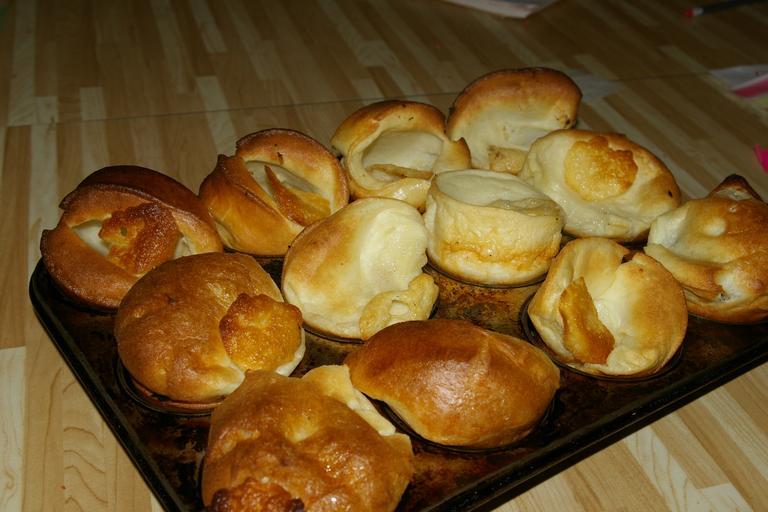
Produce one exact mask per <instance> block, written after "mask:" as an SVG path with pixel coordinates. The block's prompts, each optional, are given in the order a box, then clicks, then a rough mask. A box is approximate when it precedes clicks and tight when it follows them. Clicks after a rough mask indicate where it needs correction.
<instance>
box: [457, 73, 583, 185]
mask: <svg viewBox="0 0 768 512" xmlns="http://www.w3.org/2000/svg"><path fill="white" fill-rule="evenodd" d="M580 101H581V91H580V90H579V87H578V86H577V85H576V84H575V83H574V82H573V80H571V79H570V78H569V77H568V76H567V75H566V74H564V73H561V72H560V71H556V70H554V69H547V68H521V69H503V70H500V71H494V72H492V73H488V74H487V75H484V76H481V77H480V78H478V79H476V80H475V81H473V82H472V83H470V84H469V85H467V87H465V88H464V90H463V91H462V92H461V93H460V94H459V95H458V96H457V97H456V99H455V101H454V102H453V105H452V106H451V109H450V112H449V114H448V120H447V133H448V136H449V137H450V138H451V139H453V140H459V139H461V138H463V139H464V140H466V142H467V145H468V146H469V151H470V154H471V155H472V167H474V168H477V169H490V170H493V171H502V172H511V173H513V174H517V173H518V172H519V171H520V168H521V167H522V165H523V161H524V160H525V156H526V154H527V153H528V149H529V148H530V147H531V144H533V142H534V141H535V140H536V139H538V138H539V137H542V136H544V135H546V134H547V133H549V132H551V131H553V130H558V129H563V128H570V127H572V126H573V125H574V124H575V123H576V116H577V114H578V109H579V103H580Z"/></svg>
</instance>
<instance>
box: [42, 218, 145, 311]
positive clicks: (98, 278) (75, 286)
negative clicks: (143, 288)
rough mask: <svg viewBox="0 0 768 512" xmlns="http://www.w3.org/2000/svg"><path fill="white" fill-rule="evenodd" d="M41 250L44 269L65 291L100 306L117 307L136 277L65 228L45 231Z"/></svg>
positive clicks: (70, 295) (72, 296) (82, 301)
mask: <svg viewBox="0 0 768 512" xmlns="http://www.w3.org/2000/svg"><path fill="white" fill-rule="evenodd" d="M40 252H41V253H42V256H43V263H44V264H45V268H46V269H47V270H48V272H49V273H50V274H51V277H52V278H53V280H54V281H55V282H56V284H57V285H58V287H59V288H60V289H61V291H62V292H64V293H65V294H66V295H68V296H69V297H71V298H73V299H74V300H75V301H77V302H81V303H84V304H88V305H91V306H94V307H97V308H104V309H116V308H117V306H119V305H120V301H121V300H122V298H123V297H124V296H125V294H126V293H127V292H128V290H129V289H130V288H131V286H133V283H135V282H136V280H137V277H136V276H134V275H132V274H129V273H128V272H126V271H125V270H123V269H122V268H120V267H118V266H117V265H114V264H113V263H110V262H109V261H108V260H107V259H106V258H104V257H103V256H102V255H101V254H99V253H97V252H96V251H94V250H93V249H91V248H90V247H88V246H87V245H86V244H85V242H83V241H82V240H81V239H80V237H78V236H77V235H76V234H75V232H74V231H72V230H71V229H68V228H66V227H61V228H57V229H52V230H45V231H43V236H42V238H41V240H40Z"/></svg>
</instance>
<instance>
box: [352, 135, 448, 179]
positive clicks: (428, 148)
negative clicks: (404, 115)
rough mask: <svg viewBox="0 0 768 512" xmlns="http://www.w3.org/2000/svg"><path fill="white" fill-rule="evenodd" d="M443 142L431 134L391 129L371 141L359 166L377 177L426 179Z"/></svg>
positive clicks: (430, 172)
mask: <svg viewBox="0 0 768 512" xmlns="http://www.w3.org/2000/svg"><path fill="white" fill-rule="evenodd" d="M442 148H443V142H442V141H441V140H440V139H439V138H438V137H436V136H435V135H433V134H431V133H427V132H418V131H399V130H393V131H388V132H384V133H383V134H382V135H380V136H379V137H378V138H376V140H374V141H373V142H372V143H371V145H370V146H368V148H367V149H366V151H365V154H364V155H363V167H364V168H365V169H366V171H368V172H369V173H370V174H371V175H372V177H374V178H375V179H377V180H380V181H385V182H391V181H396V180H398V179H402V178H420V179H429V178H430V177H431V176H432V169H433V168H434V166H435V162H437V159H438V158H439V157H440V153H441V151H442Z"/></svg>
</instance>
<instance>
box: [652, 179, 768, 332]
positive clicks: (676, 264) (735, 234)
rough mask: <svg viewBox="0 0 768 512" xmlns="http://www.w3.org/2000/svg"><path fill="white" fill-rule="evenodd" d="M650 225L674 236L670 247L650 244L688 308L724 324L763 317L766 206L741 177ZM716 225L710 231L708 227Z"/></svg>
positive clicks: (767, 275) (767, 287)
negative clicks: (672, 220)
mask: <svg viewBox="0 0 768 512" xmlns="http://www.w3.org/2000/svg"><path fill="white" fill-rule="evenodd" d="M670 215H675V216H679V217H681V218H680V219H676V220H675V223H674V225H672V224H670V225H669V226H667V224H665V223H664V221H665V220H666V219H665V218H662V219H660V220H659V221H658V223H657V225H655V226H654V228H653V229H654V230H656V231H659V232H660V233H664V230H666V229H675V231H674V232H673V233H666V234H665V235H664V237H663V238H661V239H659V238H657V239H656V240H654V241H661V240H666V239H669V238H670V237H673V238H674V240H675V243H674V244H673V245H671V246H670V247H666V246H664V245H661V244H660V243H653V244H649V245H648V246H647V247H646V248H645V251H646V253H648V254H649V255H651V256H653V257H654V258H656V259H658V260H659V261H660V262H661V263H662V264H663V265H664V266H665V267H666V268H667V269H668V270H669V271H670V272H671V273H672V274H673V275H674V276H675V278H676V279H677V280H678V281H679V282H680V284H681V285H682V286H683V288H684V289H685V297H686V300H687V304H688V310H689V311H690V312H691V313H693V314H695V315H698V316H701V317H704V318H708V319H710V320H715V321H718V322H724V323H736V324H746V323H755V322H761V321H764V320H766V319H768V231H767V230H766V226H768V205H767V204H766V203H765V202H763V201H762V200H761V199H760V196H759V195H758V194H757V193H756V192H755V191H754V189H753V188H752V187H751V186H750V185H749V183H748V182H747V181H746V180H745V179H744V178H743V177H741V176H738V175H731V176H728V177H727V178H726V179H725V180H724V181H723V182H722V183H720V184H719V185H718V186H717V187H715V188H714V189H713V190H712V192H710V193H709V194H708V195H707V196H706V197H704V198H702V199H694V200H691V201H688V202H687V203H685V204H684V205H683V206H681V207H680V209H679V210H676V211H675V212H672V213H671V214H670ZM716 227H717V228H718V229H721V230H722V232H721V233H720V232H717V230H715V231H713V232H710V231H709V230H710V229H715V228H716Z"/></svg>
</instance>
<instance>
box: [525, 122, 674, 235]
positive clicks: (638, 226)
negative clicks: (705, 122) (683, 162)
mask: <svg viewBox="0 0 768 512" xmlns="http://www.w3.org/2000/svg"><path fill="white" fill-rule="evenodd" d="M519 176H520V177H521V178H523V179H524V180H525V181H527V182H528V183H530V184H531V185H533V186H534V187H536V188H537V189H539V190H540V191H542V192H543V193H545V194H547V195H548V196H549V197H550V198H552V199H553V200H554V201H555V202H557V203H558V204H559V205H560V206H561V207H562V208H563V210H564V211H565V226H564V228H563V230H564V231H565V232H566V233H568V234H571V235H573V236H576V237H590V236H597V237H603V238H611V239H614V240H617V241H624V242H631V241H636V240H643V239H644V238H645V237H646V236H647V234H648V228H649V227H650V225H651V222H653V220H654V219H656V217H658V216H659V215H661V214H663V213H666V212H668V211H670V210H673V209H674V208H676V207H677V206H678V205H679V204H680V189H679V188H678V186H677V182H676V181H675V177H674V176H673V175H672V173H671V172H670V171H669V169H668V168H667V166H666V165H664V163H663V162H661V160H659V159H658V158H656V156H654V155H653V154H652V153H651V152H650V151H648V150H647V149H645V148H643V147H642V146H639V145H637V144H635V143H634V142H632V141H630V140H629V139H627V138H626V137H625V136H623V135H619V134H615V133H597V132H591V131H586V130H559V131H555V132H552V133H550V134H549V135H546V136H544V137H542V138H540V139H539V140H537V141H536V142H535V143H534V144H533V146H531V150H530V152H529V153H528V158H527V159H526V160H525V165H524V166H523V170H522V171H521V172H520V175H519Z"/></svg>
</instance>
